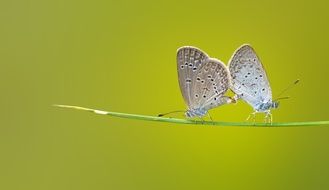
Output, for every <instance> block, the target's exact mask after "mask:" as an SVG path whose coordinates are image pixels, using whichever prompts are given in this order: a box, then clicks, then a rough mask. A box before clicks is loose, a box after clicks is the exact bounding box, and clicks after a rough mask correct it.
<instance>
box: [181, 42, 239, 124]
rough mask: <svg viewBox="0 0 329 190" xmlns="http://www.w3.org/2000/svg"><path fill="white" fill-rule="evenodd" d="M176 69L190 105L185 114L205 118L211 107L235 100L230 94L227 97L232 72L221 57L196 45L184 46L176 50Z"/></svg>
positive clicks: (185, 99)
mask: <svg viewBox="0 0 329 190" xmlns="http://www.w3.org/2000/svg"><path fill="white" fill-rule="evenodd" d="M177 71H178V81H179V86H180V90H181V93H182V96H183V98H184V101H185V103H186V105H187V107H188V109H187V111H186V112H185V115H186V117H188V118H192V117H200V118H202V117H203V116H205V114H207V113H208V110H210V109H212V108H215V107H218V106H220V105H224V104H229V103H232V101H233V99H232V98H231V97H227V96H224V94H225V93H226V92H227V90H228V89H229V86H230V83H231V81H230V74H229V71H228V69H227V67H226V66H225V65H224V64H223V63H222V62H221V61H220V60H218V59H214V58H210V57H209V56H208V55H207V54H206V53H205V52H203V51H202V50H200V49H198V48H196V47H192V46H183V47H181V48H179V49H178V50H177Z"/></svg>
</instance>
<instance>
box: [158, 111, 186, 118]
mask: <svg viewBox="0 0 329 190" xmlns="http://www.w3.org/2000/svg"><path fill="white" fill-rule="evenodd" d="M180 112H185V111H183V110H177V111H171V112H167V113H160V114H158V117H163V116H165V115H168V114H173V113H180Z"/></svg>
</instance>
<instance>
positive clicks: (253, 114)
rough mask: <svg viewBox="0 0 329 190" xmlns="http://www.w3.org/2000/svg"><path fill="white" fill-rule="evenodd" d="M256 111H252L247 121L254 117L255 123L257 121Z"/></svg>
mask: <svg viewBox="0 0 329 190" xmlns="http://www.w3.org/2000/svg"><path fill="white" fill-rule="evenodd" d="M256 113H257V112H252V113H251V114H250V115H249V116H248V117H247V119H246V121H249V119H250V118H251V117H252V121H253V124H255V122H256Z"/></svg>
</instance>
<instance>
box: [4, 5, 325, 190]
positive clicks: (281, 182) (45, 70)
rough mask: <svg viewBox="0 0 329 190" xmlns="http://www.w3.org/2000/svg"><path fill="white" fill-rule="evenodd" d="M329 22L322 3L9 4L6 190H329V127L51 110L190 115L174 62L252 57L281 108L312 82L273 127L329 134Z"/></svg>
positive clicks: (230, 112) (240, 112)
mask: <svg viewBox="0 0 329 190" xmlns="http://www.w3.org/2000/svg"><path fill="white" fill-rule="evenodd" d="M327 9H328V3H327V2H326V1H321V0H313V1H287V0H276V1H261V0H250V1H212V0H204V1H191V0H189V1H185V0H183V1H174V0H167V1H146V0H139V1H132V0H130V1H128V0H121V1H113V0H109V1H99V0H95V1H83V0H82V1H75V0H65V1H63V0H56V1H54V0H50V1H41V0H27V1H23V0H12V1H8V0H4V1H1V2H0V21H1V30H0V65H1V70H0V87H1V93H0V103H1V111H0V113H1V125H0V150H1V151H0V189H6V190H11V189H15V190H16V189H24V190H26V189H34V190H36V189H40V190H41V189H42V190H44V189H56V190H57V189H61V190H65V189H116V190H126V189H127V190H130V189H132V190H139V189H143V190H146V189H166V190H167V189H189V190H190V189H328V188H329V181H328V178H329V163H328V159H329V147H328V145H329V138H328V136H329V128H327V127H296V128H274V127H273V128H249V127H209V126H207V127H206V126H193V125H178V124H166V123H156V122H155V123H154V122H144V121H137V120H127V119H120V118H112V117H109V116H102V115H95V114H90V113H86V112H81V111H75V110H65V109H59V108H55V107H52V104H69V105H79V106H85V107H90V108H96V109H102V110H108V111H117V112H125V113H136V114H147V115H157V114H158V113H163V112H167V111H172V110H179V109H185V108H186V106H185V104H184V101H183V98H182V96H181V93H180V90H179V86H178V80H177V72H176V57H175V56H176V49H177V48H178V47H180V46H183V45H193V46H197V47H199V48H201V49H202V50H204V51H205V52H207V53H208V54H209V55H210V56H211V57H216V58H219V59H220V60H222V61H223V62H225V63H227V62H228V60H229V58H230V57H231V55H232V53H233V52H234V51H235V49H236V48H238V47H239V46H240V45H241V44H243V43H250V44H252V46H253V47H254V48H255V50H256V51H257V53H258V55H259V57H260V58H261V60H262V62H263V64H264V66H265V68H266V70H267V73H268V75H269V78H270V82H271V86H272V91H273V95H274V97H275V96H276V95H277V94H278V93H279V92H280V91H281V90H282V89H284V88H285V87H287V86H288V85H289V84H290V83H292V82H293V81H294V80H296V79H297V78H300V79H301V82H300V84H299V85H298V86H296V87H295V88H293V89H291V90H290V91H289V92H288V93H287V94H286V95H290V96H291V97H292V98H291V99H289V100H287V101H282V103H281V106H280V108H279V109H278V110H274V111H273V117H274V121H276V122H283V121H315V120H328V119H329V117H328V116H329V114H328V111H327V109H328V106H329V101H328V98H327V97H328V96H329V92H328V89H327V87H328V85H327V84H326V82H328V74H327V72H328V69H329V66H328V63H327V62H328V45H327V44H328V43H329V35H328V33H329V23H328V19H329V12H328V10H327ZM251 112H252V109H251V107H250V106H249V105H247V104H246V103H243V102H239V103H238V104H237V105H226V106H222V107H219V108H216V109H213V110H211V112H210V113H211V115H212V117H213V118H214V119H215V120H218V121H244V120H245V119H246V117H247V116H248V114H249V113H251ZM177 117H181V116H180V115H178V116H177ZM262 117H263V116H262V115H261V116H259V117H258V119H260V120H261V119H262Z"/></svg>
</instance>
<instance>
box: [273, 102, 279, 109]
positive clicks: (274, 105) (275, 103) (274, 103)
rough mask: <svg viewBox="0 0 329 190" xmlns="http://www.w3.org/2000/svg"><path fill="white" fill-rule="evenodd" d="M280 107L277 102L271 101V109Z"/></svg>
mask: <svg viewBox="0 0 329 190" xmlns="http://www.w3.org/2000/svg"><path fill="white" fill-rule="evenodd" d="M279 105H280V102H279V101H273V102H272V104H271V108H272V109H276V108H278V107H279Z"/></svg>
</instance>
